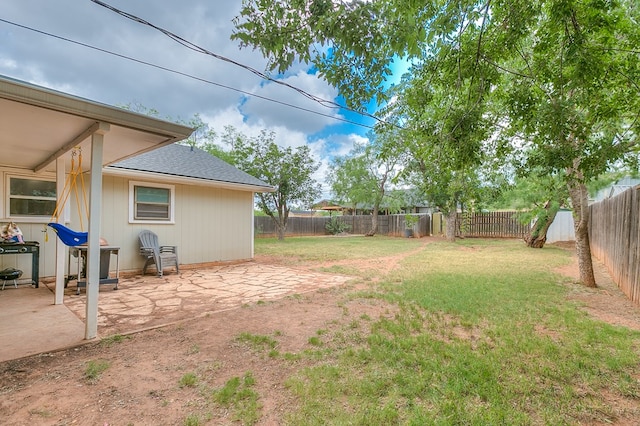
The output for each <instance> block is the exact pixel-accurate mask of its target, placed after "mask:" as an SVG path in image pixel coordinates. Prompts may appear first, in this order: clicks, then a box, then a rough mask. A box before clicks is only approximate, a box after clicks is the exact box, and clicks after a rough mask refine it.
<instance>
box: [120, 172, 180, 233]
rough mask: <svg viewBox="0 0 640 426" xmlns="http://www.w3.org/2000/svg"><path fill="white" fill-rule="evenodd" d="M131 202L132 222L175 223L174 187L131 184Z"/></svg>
mask: <svg viewBox="0 0 640 426" xmlns="http://www.w3.org/2000/svg"><path fill="white" fill-rule="evenodd" d="M129 200H130V203H129V204H130V206H129V212H130V214H129V220H130V221H131V222H169V223H173V211H174V209H173V206H174V187H173V185H161V184H149V183H141V182H130V183H129Z"/></svg>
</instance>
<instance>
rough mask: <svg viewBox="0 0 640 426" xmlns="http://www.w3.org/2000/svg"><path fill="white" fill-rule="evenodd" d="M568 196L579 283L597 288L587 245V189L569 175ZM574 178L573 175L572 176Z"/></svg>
mask: <svg viewBox="0 0 640 426" xmlns="http://www.w3.org/2000/svg"><path fill="white" fill-rule="evenodd" d="M569 176H570V177H569V179H570V180H569V182H568V183H567V187H568V188H569V196H570V197H571V203H572V204H573V222H574V229H575V234H576V254H577V256H578V267H579V269H580V281H581V282H582V284H584V285H585V286H587V287H597V285H596V278H595V275H594V274H593V261H592V259H591V246H590V244H589V201H588V192H587V187H586V185H585V184H584V183H582V182H581V181H578V180H575V179H574V180H571V179H572V178H571V174H570V175H569ZM574 176H575V175H574Z"/></svg>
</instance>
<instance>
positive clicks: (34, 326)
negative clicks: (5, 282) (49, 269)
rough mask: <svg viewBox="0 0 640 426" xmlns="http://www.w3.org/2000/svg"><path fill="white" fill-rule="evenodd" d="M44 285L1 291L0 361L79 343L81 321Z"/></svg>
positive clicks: (82, 324)
mask: <svg viewBox="0 0 640 426" xmlns="http://www.w3.org/2000/svg"><path fill="white" fill-rule="evenodd" d="M53 303H54V295H53V293H52V292H51V291H50V290H49V289H48V288H47V287H46V286H40V287H39V288H34V287H32V286H31V285H28V286H25V285H21V286H19V287H18V288H14V287H13V286H12V287H6V288H5V289H4V290H2V291H0V324H2V325H1V326H0V362H2V361H7V360H10V359H15V358H22V357H24V356H29V355H34V354H38V353H42V352H47V351H52V350H57V349H62V348H66V347H69V346H74V345H77V344H78V343H81V342H82V340H83V338H84V328H85V326H84V322H83V321H82V320H81V319H80V318H78V316H77V315H75V314H74V313H73V312H71V311H70V310H69V309H68V308H67V307H66V306H64V305H54V304H53Z"/></svg>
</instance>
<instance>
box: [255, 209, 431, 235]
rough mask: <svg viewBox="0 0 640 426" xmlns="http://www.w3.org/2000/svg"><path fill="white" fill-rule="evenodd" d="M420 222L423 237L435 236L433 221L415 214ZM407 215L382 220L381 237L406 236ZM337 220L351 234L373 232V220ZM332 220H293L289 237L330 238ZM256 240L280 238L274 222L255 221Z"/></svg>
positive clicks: (418, 229)
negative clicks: (328, 227) (329, 224)
mask: <svg viewBox="0 0 640 426" xmlns="http://www.w3.org/2000/svg"><path fill="white" fill-rule="evenodd" d="M412 216H418V217H419V218H420V220H419V221H418V223H417V224H416V225H415V226H414V229H415V231H416V232H417V233H418V234H419V235H420V236H425V235H431V217H430V216H429V215H428V214H415V215H412ZM404 217H405V215H404V214H392V215H380V216H378V234H379V235H389V236H403V235H404V231H405V224H404V222H405V219H404ZM334 218H335V219H336V220H339V221H340V222H343V223H346V224H347V225H349V230H348V231H347V232H348V233H350V234H366V233H367V232H369V230H370V229H371V216H370V215H365V216H362V215H359V216H334ZM329 220H331V218H330V217H326V216H322V217H315V216H311V217H290V218H289V221H288V222H287V231H286V233H285V236H303V235H330V233H329V232H328V231H327V229H326V226H327V223H328V222H329ZM253 223H254V227H255V231H256V232H255V235H256V237H273V236H275V235H276V227H275V224H274V223H273V219H271V218H270V217H268V216H256V217H254V221H253Z"/></svg>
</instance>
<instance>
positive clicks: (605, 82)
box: [233, 0, 640, 286]
mask: <svg viewBox="0 0 640 426" xmlns="http://www.w3.org/2000/svg"><path fill="white" fill-rule="evenodd" d="M639 17H640V13H639V11H638V7H637V5H636V4H635V3H634V2H632V1H630V0H621V1H616V0H613V1H595V0H594V1H585V2H576V1H574V0H550V1H541V0H539V1H535V0H534V1H531V0H512V1H508V2H491V1H490V0H486V1H484V2H478V1H476V0H458V1H452V2H441V1H438V0H431V1H429V0H427V1H413V0H371V1H348V2H335V1H333V0H311V1H299V0H245V1H244V3H243V9H242V10H241V14H240V16H239V17H238V20H237V22H236V26H237V32H236V33H235V34H234V36H233V37H234V38H235V39H237V40H239V41H240V42H241V44H242V45H246V46H253V47H257V48H259V49H260V50H261V51H262V52H263V53H264V54H265V55H266V56H268V57H269V58H270V60H271V66H272V68H273V69H276V70H279V71H283V70H286V69H288V68H289V67H290V66H291V65H292V64H294V63H295V61H298V60H301V61H306V62H310V63H313V65H314V66H315V67H316V68H317V69H318V70H319V72H320V73H321V75H323V76H324V78H326V79H327V81H329V82H330V83H332V84H334V85H335V86H337V87H338V88H339V89H340V91H341V93H342V94H343V95H344V96H345V98H346V99H347V101H348V103H349V105H351V106H355V107H357V106H360V105H362V104H365V103H366V102H368V101H370V100H371V99H373V98H378V100H385V99H386V97H385V96H384V93H385V92H384V91H382V90H381V88H382V86H383V82H384V79H385V78H386V76H387V75H389V74H390V73H391V64H392V62H393V61H394V59H395V58H398V57H403V58H407V59H408V60H411V61H413V63H415V64H417V65H422V64H424V63H427V62H432V63H435V64H438V63H441V62H442V61H444V62H447V61H448V60H449V59H450V58H451V55H452V54H453V55H454V56H457V57H458V58H459V59H460V60H461V61H462V62H460V65H458V66H456V67H455V68H454V70H455V71H457V72H459V76H460V77H461V78H458V79H456V80H454V81H450V82H449V83H451V84H452V90H456V89H457V86H456V83H455V81H462V82H465V83H464V85H465V86H466V87H469V90H467V94H468V99H469V100H472V99H477V100H478V101H481V102H483V101H484V100H485V95H482V96H479V93H480V92H484V91H485V90H489V93H490V94H491V95H492V96H493V94H494V92H499V93H500V92H501V91H499V90H496V86H490V87H487V86H486V85H484V84H482V83H481V80H482V79H483V78H484V77H485V76H487V75H488V74H487V72H486V70H487V68H486V66H491V67H493V69H494V70H495V71H496V72H499V73H500V74H501V75H502V77H503V78H505V77H508V78H510V79H511V80H512V82H513V83H512V84H511V85H510V86H509V87H510V90H505V91H504V92H501V93H503V94H505V95H506V97H505V99H507V100H508V101H507V103H506V105H508V107H507V108H505V110H504V111H503V112H504V113H505V114H504V118H503V120H502V121H501V124H502V125H504V126H506V127H511V128H513V127H514V126H516V127H517V128H518V132H519V133H520V135H521V136H522V137H524V139H525V140H526V141H527V142H528V143H531V144H535V145H536V149H535V150H531V151H530V152H537V153H538V154H539V156H538V157H536V158H532V161H531V162H530V166H531V167H534V166H535V167H546V168H547V170H548V172H549V173H553V172H556V171H559V170H563V171H564V173H565V176H566V181H565V184H566V186H567V189H568V191H569V193H570V196H571V200H572V204H573V208H574V212H575V218H576V221H575V222H576V236H577V241H576V248H577V252H578V256H579V264H580V274H581V280H582V281H583V283H584V284H586V285H589V286H592V285H595V280H594V277H593V269H592V264H591V256H590V252H589V241H588V228H587V225H588V219H589V218H588V209H587V196H586V195H587V194H586V186H585V185H586V183H588V182H589V181H590V180H591V179H593V178H594V177H596V176H597V175H598V174H599V173H601V172H602V171H604V170H605V169H606V167H607V166H608V165H610V164H611V163H612V162H613V161H616V160H618V159H620V158H621V157H624V156H625V154H626V153H628V152H630V151H632V150H633V149H637V138H636V135H637V134H638V127H639V120H637V114H638V111H639V110H640V108H639V104H640V96H638V92H639V91H640V90H639V89H640V85H639V84H638V81H640V73H639V72H638V68H639V63H640V61H638V50H637V46H638V45H640V35H639V30H638V25H637V22H638V20H639ZM292 34H295V37H292V36H291V35H292ZM460 51H465V52H466V53H465V55H456V52H460ZM461 65H464V66H461ZM446 75H448V76H451V75H452V73H446ZM488 81H493V80H492V79H489V80H488ZM446 83H447V82H446V81H445V82H444V83H443V84H446ZM484 93H486V92H484ZM461 99H462V98H458V101H460V100H461ZM457 104H458V105H459V102H458V103H457ZM465 108H466V109H465ZM465 108H463V109H462V110H459V112H458V117H459V119H460V120H459V122H460V123H461V124H463V123H465V122H466V123H470V122H473V120H471V121H469V120H468V118H470V117H472V116H475V117H476V118H478V117H479V118H482V117H484V111H483V110H482V108H479V109H478V108H477V104H476V102H468V103H467V106H466V107H465ZM474 111H475V112H477V113H478V114H480V115H474ZM469 113H471V114H472V116H469V115H468V114H469ZM452 129H453V130H462V128H461V127H459V126H456V125H454V126H453V127H452ZM463 139H466V140H467V141H472V139H473V138H467V137H465V138H463ZM463 139H461V140H463ZM518 140H521V139H518ZM465 149H466V146H464V145H463V150H462V151H463V152H464V151H465Z"/></svg>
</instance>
